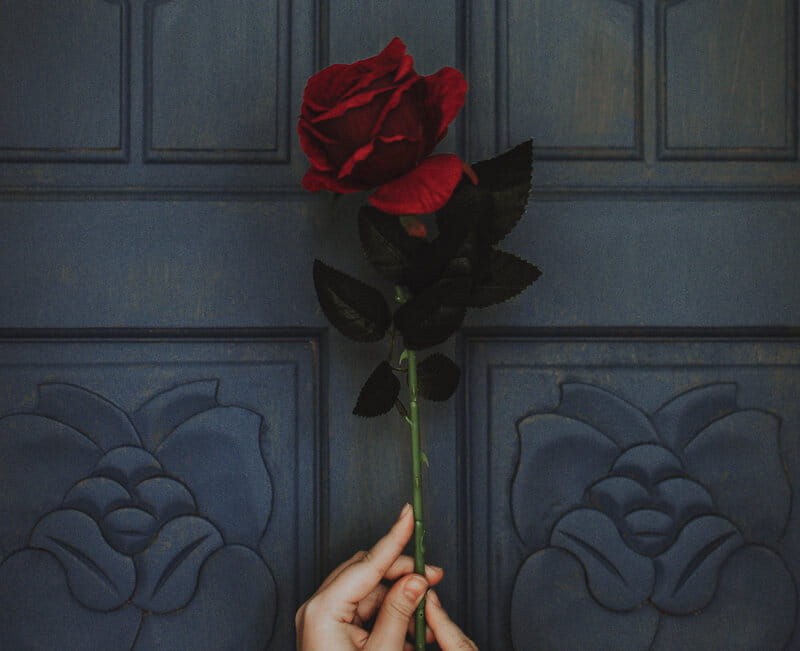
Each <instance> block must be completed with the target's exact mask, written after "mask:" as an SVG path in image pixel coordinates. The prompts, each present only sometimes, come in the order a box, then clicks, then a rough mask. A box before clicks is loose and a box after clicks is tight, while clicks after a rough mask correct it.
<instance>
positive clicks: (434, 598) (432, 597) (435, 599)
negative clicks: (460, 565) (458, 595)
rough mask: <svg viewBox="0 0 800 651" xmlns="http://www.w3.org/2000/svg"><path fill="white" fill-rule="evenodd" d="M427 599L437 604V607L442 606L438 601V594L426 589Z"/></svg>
mask: <svg viewBox="0 0 800 651" xmlns="http://www.w3.org/2000/svg"><path fill="white" fill-rule="evenodd" d="M427 600H428V601H430V602H432V603H433V605H434V606H438V607H439V608H441V607H442V602H441V601H439V596H438V595H437V594H436V593H435V592H434V591H433V590H428V596H427Z"/></svg>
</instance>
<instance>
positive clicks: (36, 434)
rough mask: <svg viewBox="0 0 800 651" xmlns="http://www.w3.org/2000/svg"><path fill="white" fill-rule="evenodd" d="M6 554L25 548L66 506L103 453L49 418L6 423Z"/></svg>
mask: <svg viewBox="0 0 800 651" xmlns="http://www.w3.org/2000/svg"><path fill="white" fill-rule="evenodd" d="M0 449H2V450H3V453H2V454H0V478H2V479H0V481H1V482H2V487H3V488H2V490H0V513H1V514H3V515H2V517H0V554H4V553H8V552H11V551H13V550H15V549H19V548H20V547H22V546H23V545H24V544H25V542H26V540H27V536H28V535H29V534H30V532H31V529H32V528H33V527H34V525H35V524H36V522H37V521H38V520H39V519H40V518H41V517H42V516H43V515H44V514H45V513H48V512H50V511H53V510H54V509H57V508H58V507H59V506H60V505H61V501H62V500H63V499H64V496H65V495H66V494H67V492H68V491H69V490H70V488H71V487H72V485H73V484H74V483H75V482H76V481H78V480H79V479H81V478H82V477H86V476H87V475H88V474H89V473H90V472H91V470H92V467H93V466H94V465H95V463H96V462H97V459H98V458H99V457H100V454H101V451H100V449H99V448H98V447H97V446H96V445H95V444H94V443H93V442H92V441H91V440H90V439H88V438H86V437H85V436H84V435H83V434H81V433H80V432H77V431H76V430H74V429H72V428H71V427H68V426H67V425H64V424H63V423H60V422H56V421H54V420H51V419H49V418H44V417H42V416H37V415H33V414H19V415H14V416H7V417H6V418H3V419H0Z"/></svg>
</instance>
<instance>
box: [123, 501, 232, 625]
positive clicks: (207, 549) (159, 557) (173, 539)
mask: <svg viewBox="0 0 800 651" xmlns="http://www.w3.org/2000/svg"><path fill="white" fill-rule="evenodd" d="M223 544H224V543H223V540H222V536H221V535H220V533H219V531H217V529H216V528H215V527H214V525H213V524H211V523H210V522H209V521H208V520H205V519H203V518H198V517H196V516H181V517H178V518H175V519H174V520H170V521H169V522H168V523H167V524H166V525H164V527H163V528H162V529H161V531H159V533H158V537H157V538H156V539H155V540H154V541H153V542H152V543H151V544H150V546H149V547H147V549H145V550H144V551H143V552H142V553H140V554H137V555H136V574H137V582H136V592H135V593H134V595H133V602H134V603H135V604H136V605H137V606H139V607H140V608H141V609H142V610H147V611H150V612H155V613H167V612H172V611H175V610H178V609H179V608H183V607H184V606H186V604H188V603H189V602H190V601H191V600H192V598H193V597H194V595H195V592H196V590H197V583H198V577H199V576H200V568H201V567H202V566H203V563H205V561H206V559H207V558H208V557H209V556H210V555H211V554H212V553H213V552H214V551H216V550H217V549H219V548H220V547H222V546H223Z"/></svg>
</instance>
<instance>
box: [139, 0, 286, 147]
mask: <svg viewBox="0 0 800 651" xmlns="http://www.w3.org/2000/svg"><path fill="white" fill-rule="evenodd" d="M148 11H149V12H150V13H149V19H150V21H149V31H148V33H147V34H146V38H147V39H148V41H149V42H148V43H147V46H148V48H149V50H148V51H149V59H150V60H149V68H148V73H149V78H148V84H149V86H148V87H147V88H146V89H145V93H146V95H147V98H148V111H149V113H148V117H149V120H150V124H149V143H148V145H149V154H148V156H149V158H150V159H151V160H176V161H180V160H192V159H201V160H221V161H236V160H242V161H248V160H277V159H278V158H280V157H281V156H285V153H283V151H284V149H285V147H284V146H283V143H282V141H281V139H282V138H285V136H286V118H287V116H286V115H284V114H283V113H282V111H283V112H285V111H287V110H288V108H287V106H286V103H285V97H286V95H287V92H288V89H287V88H286V84H287V83H288V75H287V70H288V61H287V60H286V59H285V55H284V54H283V52H284V50H283V47H284V45H285V43H284V42H283V41H284V39H286V38H287V36H288V34H287V28H286V24H285V22H286V19H287V16H286V8H285V3H283V2H267V3H264V2H257V1H255V0H231V1H230V2H213V1H211V0H205V1H201V2H195V1H189V0H171V1H167V2H162V3H158V4H154V5H153V6H151V7H149V9H148Z"/></svg>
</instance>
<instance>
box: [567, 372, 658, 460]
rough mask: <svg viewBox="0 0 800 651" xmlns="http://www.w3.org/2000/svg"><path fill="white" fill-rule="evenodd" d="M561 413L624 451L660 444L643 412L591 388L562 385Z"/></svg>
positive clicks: (580, 385)
mask: <svg viewBox="0 0 800 651" xmlns="http://www.w3.org/2000/svg"><path fill="white" fill-rule="evenodd" d="M557 411H558V413H559V414H561V415H562V416H567V417H569V418H575V419H577V420H580V421H583V422H584V423H587V424H589V425H591V426H592V427H594V428H595V429H597V430H599V431H601V432H602V433H603V434H605V435H606V436H608V437H609V438H610V439H612V440H613V441H614V442H615V443H616V444H617V445H619V446H620V448H623V449H625V448H629V447H631V446H632V445H636V444H637V443H658V442H659V439H658V435H657V434H656V432H655V430H654V429H653V426H652V424H651V423H650V421H649V419H648V418H647V416H646V415H645V414H644V413H643V412H642V411H641V410H640V409H638V408H636V407H635V406H634V405H632V404H631V403H629V402H627V401H626V400H623V399H622V398H620V397H619V396H616V395H614V394H613V393H611V392H610V391H606V390H605V389H602V388H600V387H596V386H593V385H591V384H582V383H564V384H562V385H561V402H560V403H559V405H558V410H557Z"/></svg>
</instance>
